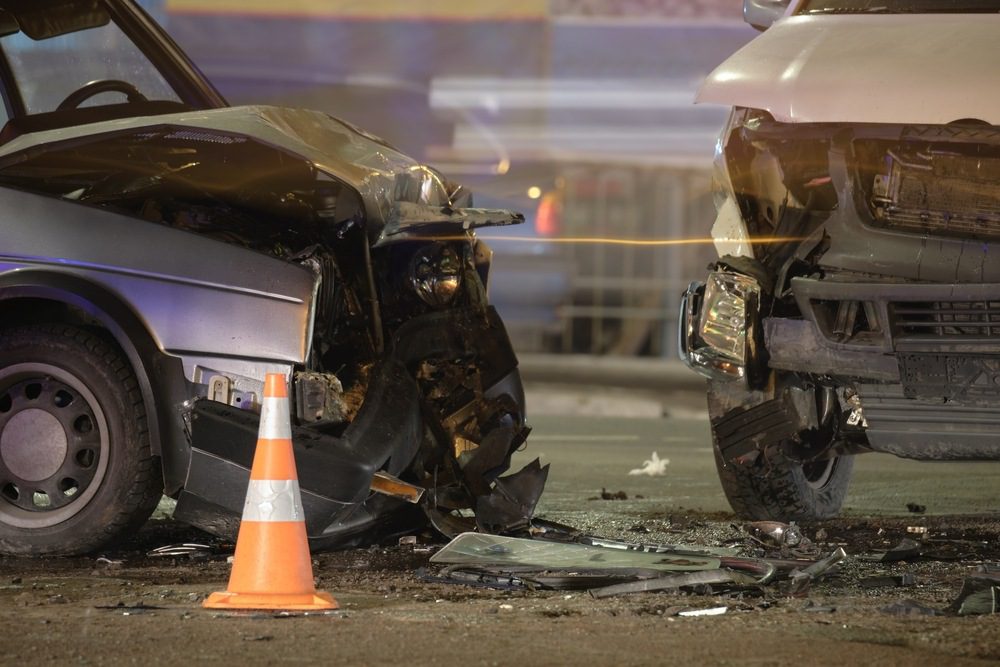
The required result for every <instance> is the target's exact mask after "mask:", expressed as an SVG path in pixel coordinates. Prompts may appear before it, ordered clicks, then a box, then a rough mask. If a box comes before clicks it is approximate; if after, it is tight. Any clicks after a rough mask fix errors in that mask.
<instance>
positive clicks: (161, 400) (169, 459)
mask: <svg viewBox="0 0 1000 667" xmlns="http://www.w3.org/2000/svg"><path fill="white" fill-rule="evenodd" d="M0 321H3V322H5V323H7V324H34V323H43V322H68V323H75V324H82V325H89V326H97V327H100V328H101V329H103V330H104V331H106V332H107V333H108V335H110V336H111V338H112V339H113V340H114V341H115V343H116V344H117V345H118V347H119V348H120V349H121V351H122V352H123V353H124V354H125V357H126V359H127V360H128V362H129V364H130V365H131V366H132V369H133V372H134V373H135V376H136V379H137V380H138V383H139V389H140V392H141V395H142V400H143V403H144V404H145V405H146V406H147V409H146V418H147V420H148V426H149V439H150V448H151V450H152V452H153V454H154V455H156V456H159V457H160V459H161V465H162V472H163V478H164V488H165V492H166V493H168V494H169V493H172V492H173V491H176V490H177V489H179V488H180V486H181V485H182V484H183V481H184V475H185V471H186V469H187V457H188V455H189V449H188V448H187V447H184V446H183V444H184V443H186V440H185V438H184V436H183V429H182V425H181V422H180V419H179V415H177V416H175V415H171V414H170V413H169V408H168V406H169V405H172V404H173V403H174V402H175V401H176V400H177V398H178V397H180V396H182V395H183V394H184V393H185V392H184V386H183V385H184V375H183V368H182V366H181V364H180V361H179V360H177V359H174V358H171V357H169V356H167V355H166V354H164V353H163V352H162V350H161V349H160V347H159V346H158V345H157V343H156V340H155V338H154V337H153V334H152V333H151V332H150V331H149V330H148V328H147V327H146V325H145V324H144V323H143V321H142V319H141V318H140V317H139V315H138V314H137V313H136V312H135V310H134V309H133V308H132V307H131V306H130V305H129V304H127V303H125V302H124V301H123V300H122V299H121V298H119V297H118V296H117V295H115V294H114V293H113V292H111V291H109V290H107V289H106V288H104V287H102V286H101V285H98V284H95V283H93V282H91V281H88V280H86V279H83V278H79V277H76V276H67V275H65V274H55V273H52V272H48V271H30V270H29V271H18V272H16V273H15V274H14V275H11V274H7V275H3V276H0Z"/></svg>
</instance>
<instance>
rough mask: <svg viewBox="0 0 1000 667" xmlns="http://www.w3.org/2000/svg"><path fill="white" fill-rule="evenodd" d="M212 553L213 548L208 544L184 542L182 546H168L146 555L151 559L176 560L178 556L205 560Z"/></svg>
mask: <svg viewBox="0 0 1000 667" xmlns="http://www.w3.org/2000/svg"><path fill="white" fill-rule="evenodd" d="M211 553H212V547H210V546H209V545H207V544H195V543H193V542H184V543H181V544H168V545H166V546H162V547H157V548H155V549H153V550H152V551H150V552H148V553H147V554H146V555H147V556H149V557H151V558H176V557H178V556H187V557H188V558H204V557H206V556H209V555H211Z"/></svg>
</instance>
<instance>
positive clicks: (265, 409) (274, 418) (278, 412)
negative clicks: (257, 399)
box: [260, 396, 292, 440]
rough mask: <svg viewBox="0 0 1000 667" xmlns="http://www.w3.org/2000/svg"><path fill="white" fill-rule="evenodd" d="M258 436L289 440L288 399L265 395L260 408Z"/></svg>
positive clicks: (290, 435) (290, 431) (266, 438)
mask: <svg viewBox="0 0 1000 667" xmlns="http://www.w3.org/2000/svg"><path fill="white" fill-rule="evenodd" d="M260 415H261V417H260V437H261V438H263V439H265V440H291V439H292V426H291V424H292V420H291V417H290V415H289V408H288V399H287V398H275V397H273V396H265V397H264V401H263V403H262V404H261V409H260Z"/></svg>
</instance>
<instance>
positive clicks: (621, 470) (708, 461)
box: [515, 392, 1000, 523]
mask: <svg viewBox="0 0 1000 667" xmlns="http://www.w3.org/2000/svg"><path fill="white" fill-rule="evenodd" d="M563 396H565V392H564V393H563ZM605 400H606V401H607V399H605ZM543 401H545V398H544V392H543V396H542V397H540V398H539V400H536V403H543ZM529 405H531V403H529ZM657 405H660V403H658V402H654V401H653V399H651V398H648V397H643V396H634V395H629V394H622V395H618V396H617V397H615V399H614V400H613V401H610V404H607V403H605V405H604V408H603V411H604V412H606V413H608V414H603V415H602V414H598V415H594V414H593V412H594V411H595V410H596V409H597V408H595V406H594V405H592V404H590V403H589V402H585V403H576V404H574V403H573V402H571V401H566V400H563V401H562V402H561V403H559V404H557V405H553V401H552V400H548V401H547V402H544V403H543V405H542V407H543V414H540V415H539V414H537V411H536V415H535V416H534V417H532V419H531V423H532V426H533V429H534V430H533V431H532V434H531V436H530V438H529V440H528V445H527V447H526V448H525V449H524V450H523V451H522V452H519V453H518V455H517V459H516V460H515V467H516V466H517V464H518V463H526V462H527V461H528V460H530V459H532V458H534V457H536V456H537V457H539V458H540V459H541V461H542V463H543V464H545V463H550V464H551V470H550V473H549V482H548V484H547V487H546V491H545V494H544V495H543V497H542V501H541V503H540V507H539V510H540V511H541V512H543V513H545V512H549V513H558V514H560V515H561V516H563V518H564V519H565V520H567V521H569V522H570V523H573V521H571V519H578V520H588V519H587V518H586V515H587V513H588V511H589V510H588V505H587V504H586V502H585V503H584V504H583V505H581V504H580V501H581V500H584V501H585V500H586V498H591V497H595V496H598V495H599V494H600V492H601V490H602V489H606V490H607V491H609V492H618V491H624V492H625V494H626V495H627V496H628V497H629V500H628V501H626V502H623V503H622V507H621V510H622V512H623V513H632V512H635V511H640V510H661V511H671V510H681V509H684V510H699V511H705V512H715V511H729V505H728V504H727V502H726V499H725V496H724V495H723V492H722V487H721V486H720V485H719V482H718V478H717V476H716V472H715V462H714V459H713V456H712V450H711V435H710V433H709V428H708V417H707V415H706V414H704V413H703V412H701V411H700V410H698V409H697V407H696V405H692V402H691V401H690V400H688V401H685V402H682V403H681V404H680V409H679V410H676V411H675V414H673V415H670V414H668V415H667V416H654V415H655V414H656V413H657V412H661V410H657V408H656V406H657ZM666 410H667V411H670V410H671V408H670V406H669V405H668V406H667V407H666ZM553 412H556V413H562V414H553ZM615 412H618V413H623V412H624V413H628V412H632V413H633V416H627V417H619V416H614V413H615ZM544 413H547V414H544ZM653 452H656V453H657V454H658V456H659V457H660V458H661V459H662V458H667V459H670V464H669V465H667V466H666V468H665V470H664V474H663V475H662V476H656V477H649V476H630V475H629V474H628V473H629V471H630V470H633V469H637V468H642V466H643V462H644V461H646V460H648V459H650V457H651V455H652V453H653ZM635 496H642V498H640V499H635ZM909 503H915V504H918V505H923V506H925V507H926V508H927V513H928V514H932V515H944V514H985V513H995V514H997V515H998V516H1000V462H992V461H988V462H984V461H974V462H959V463H955V462H947V463H940V462H923V461H911V460H905V459H900V458H897V457H895V456H890V455H886V454H865V455H862V456H859V457H858V460H857V461H856V465H855V468H854V478H853V480H852V482H851V486H850V490H849V492H848V496H847V500H846V503H845V507H844V512H843V514H844V515H845V516H905V515H906V514H907V513H908V510H907V504H909Z"/></svg>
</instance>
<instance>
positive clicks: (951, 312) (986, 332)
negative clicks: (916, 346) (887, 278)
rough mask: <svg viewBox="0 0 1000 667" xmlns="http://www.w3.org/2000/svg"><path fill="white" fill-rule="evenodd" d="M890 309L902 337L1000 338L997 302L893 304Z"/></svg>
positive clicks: (999, 312)
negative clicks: (999, 336)
mask: <svg viewBox="0 0 1000 667" xmlns="http://www.w3.org/2000/svg"><path fill="white" fill-rule="evenodd" d="M890 309H891V312H892V315H893V322H894V324H895V325H896V328H897V331H898V332H899V334H901V335H911V336H945V337H975V338H980V337H984V336H997V335H1000V301H933V302H896V303H892V304H890Z"/></svg>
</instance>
